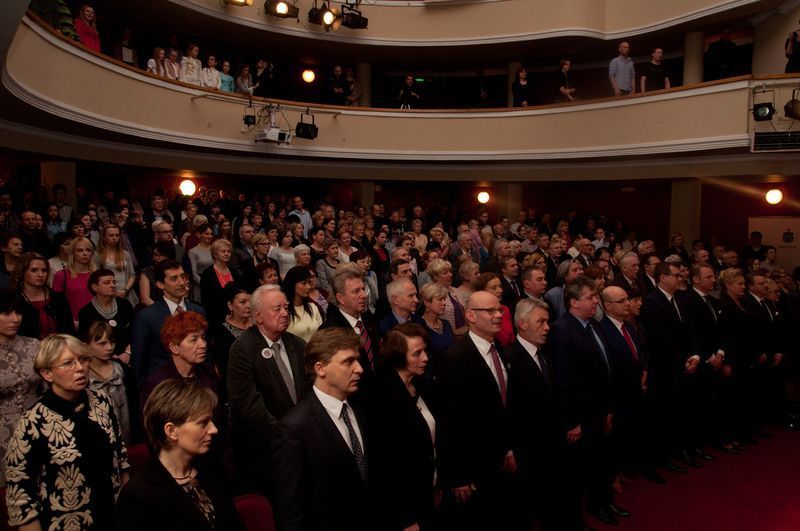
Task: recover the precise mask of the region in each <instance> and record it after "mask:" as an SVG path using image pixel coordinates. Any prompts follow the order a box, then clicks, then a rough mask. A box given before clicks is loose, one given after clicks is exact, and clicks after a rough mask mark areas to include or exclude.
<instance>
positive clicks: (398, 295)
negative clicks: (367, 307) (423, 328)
mask: <svg viewBox="0 0 800 531" xmlns="http://www.w3.org/2000/svg"><path fill="white" fill-rule="evenodd" d="M386 297H387V298H388V299H389V306H390V308H391V310H390V311H389V313H387V314H386V317H384V318H383V319H381V321H380V323H378V330H379V331H380V333H381V336H383V335H385V334H386V332H388V331H389V330H391V329H392V328H394V327H395V326H397V325H399V324H402V323H405V322H412V323H419V322H420V318H419V317H417V315H416V313H414V312H416V311H417V305H418V304H419V299H418V298H417V287H416V286H415V285H414V282H412V281H411V280H410V279H408V278H399V279H397V280H395V281H393V282H392V283H391V284H389V285H388V286H386Z"/></svg>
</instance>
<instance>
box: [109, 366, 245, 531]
mask: <svg viewBox="0 0 800 531" xmlns="http://www.w3.org/2000/svg"><path fill="white" fill-rule="evenodd" d="M216 406H217V396H216V395H215V394H214V392H213V391H211V390H210V389H208V388H206V387H202V386H201V385H200V384H198V383H196V382H185V381H181V380H178V379H169V380H164V381H163V382H161V383H160V384H158V385H157V386H156V388H155V389H153V392H152V394H151V395H150V398H149V399H148V400H147V403H146V404H145V406H144V425H145V430H146V431H147V440H148V447H149V449H150V459H149V460H148V462H147V464H146V465H145V467H144V469H143V470H140V471H137V473H136V474H135V476H134V478H133V480H132V481H130V482H129V483H128V484H127V485H125V488H124V489H122V492H121V493H120V495H119V498H118V499H117V505H116V523H117V527H116V529H117V530H118V531H129V530H130V531H141V530H143V529H146V530H147V531H159V530H163V531H184V530H185V531H189V530H192V531H194V530H202V531H212V530H220V531H222V530H225V531H228V530H232V531H237V530H243V529H244V526H243V524H242V521H241V519H240V518H239V515H238V514H237V512H236V508H235V507H234V505H233V500H232V498H231V497H230V495H229V494H228V493H227V491H226V489H225V486H226V481H225V479H224V474H223V472H222V467H221V466H220V464H219V462H218V461H217V460H215V459H213V454H210V455H208V456H207V457H208V459H203V460H200V459H197V458H198V457H201V456H204V455H205V454H208V452H209V450H210V448H211V444H212V441H213V440H214V438H215V436H216V435H217V433H218V430H217V427H216V426H215V425H214V422H213V420H212V415H213V412H214V410H215V408H216Z"/></svg>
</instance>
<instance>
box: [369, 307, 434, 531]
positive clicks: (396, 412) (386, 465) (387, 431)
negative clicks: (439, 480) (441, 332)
mask: <svg viewBox="0 0 800 531" xmlns="http://www.w3.org/2000/svg"><path fill="white" fill-rule="evenodd" d="M427 343H428V334H427V332H425V329H424V328H422V327H421V326H420V325H418V324H416V323H410V322H409V323H403V324H401V325H398V326H396V327H394V328H393V329H391V330H390V331H389V332H388V333H387V334H386V335H385V336H384V339H383V343H382V344H381V350H380V354H379V358H378V359H379V363H380V366H381V368H380V370H379V373H378V382H379V383H378V385H376V386H375V392H376V393H377V396H375V397H374V401H373V403H374V404H375V408H376V411H375V413H376V414H375V417H374V418H375V420H376V422H377V432H376V434H377V439H378V467H379V471H380V472H379V474H378V475H377V476H378V478H379V481H380V482H381V483H382V484H381V485H380V486H379V489H378V492H381V499H382V500H383V503H384V507H383V508H382V510H381V515H382V518H383V520H384V526H383V527H382V529H386V530H397V531H400V530H403V529H406V528H409V527H411V526H413V525H415V524H416V525H417V526H418V528H419V529H420V530H422V531H424V530H426V529H431V526H432V524H433V522H432V515H433V510H434V480H435V478H436V453H435V450H434V446H435V443H436V414H435V411H436V407H435V404H434V401H433V397H432V396H431V394H430V393H429V392H428V389H427V387H426V385H425V381H424V378H423V375H424V374H425V367H426V366H427V364H428V354H427V352H426V351H425V349H426V346H427Z"/></svg>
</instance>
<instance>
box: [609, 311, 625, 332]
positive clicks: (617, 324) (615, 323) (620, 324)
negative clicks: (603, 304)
mask: <svg viewBox="0 0 800 531" xmlns="http://www.w3.org/2000/svg"><path fill="white" fill-rule="evenodd" d="M606 317H608V319H609V320H610V321H611V322H612V323H614V326H616V327H617V330H622V324H623V323H622V321H618V320H617V319H614V318H613V317H611V316H610V315H608V314H606Z"/></svg>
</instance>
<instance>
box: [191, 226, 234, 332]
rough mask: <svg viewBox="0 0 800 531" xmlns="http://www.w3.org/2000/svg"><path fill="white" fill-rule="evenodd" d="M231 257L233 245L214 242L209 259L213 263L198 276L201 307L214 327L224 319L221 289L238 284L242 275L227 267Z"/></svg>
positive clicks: (223, 300) (225, 308) (219, 241)
mask: <svg viewBox="0 0 800 531" xmlns="http://www.w3.org/2000/svg"><path fill="white" fill-rule="evenodd" d="M232 255H233V244H232V243H231V242H229V241H228V240H216V241H215V242H214V243H212V244H211V257H212V258H213V259H214V263H213V264H212V265H210V266H208V267H207V268H206V270H205V271H203V273H202V274H201V275H200V292H201V294H202V301H203V307H204V308H205V310H206V316H207V317H208V322H209V323H211V326H216V325H218V324H219V323H221V322H222V321H223V320H224V319H225V314H226V313H227V306H226V304H225V298H224V292H223V288H224V287H225V286H227V285H228V284H230V283H231V282H236V283H237V284H240V283H241V281H242V274H241V272H240V271H239V270H238V269H232V268H230V267H228V264H229V262H230V261H231V256H232Z"/></svg>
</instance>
